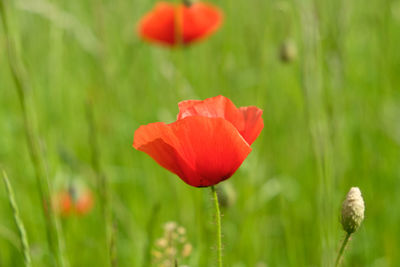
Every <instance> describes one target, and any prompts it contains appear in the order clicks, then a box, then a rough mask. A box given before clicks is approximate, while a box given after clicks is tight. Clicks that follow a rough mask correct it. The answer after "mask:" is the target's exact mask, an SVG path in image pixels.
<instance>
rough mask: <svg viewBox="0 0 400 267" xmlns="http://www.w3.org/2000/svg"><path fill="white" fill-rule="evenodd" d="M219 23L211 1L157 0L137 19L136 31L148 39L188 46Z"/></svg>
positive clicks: (220, 20)
mask: <svg viewBox="0 0 400 267" xmlns="http://www.w3.org/2000/svg"><path fill="white" fill-rule="evenodd" d="M221 23H222V13H221V11H220V10H219V9H218V8H216V7H214V6H212V5H211V4H206V3H201V2H197V3H193V4H189V5H188V4H177V5H176V4H172V3H168V2H159V3H157V4H156V6H155V7H154V9H153V10H152V11H150V12H149V13H147V14H146V15H145V16H144V17H143V18H142V19H141V20H140V21H139V26H138V32H139V35H140V36H141V37H142V38H143V39H145V40H147V41H150V42H155V43H159V44H163V45H166V46H176V45H179V44H184V45H188V44H191V43H193V42H196V41H199V40H201V39H204V38H206V37H208V36H210V35H211V34H212V33H214V32H215V31H216V30H217V29H218V28H219V27H220V25H221Z"/></svg>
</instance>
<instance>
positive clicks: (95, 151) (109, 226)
mask: <svg viewBox="0 0 400 267" xmlns="http://www.w3.org/2000/svg"><path fill="white" fill-rule="evenodd" d="M86 114H87V121H88V124H89V144H90V149H91V154H92V156H91V157H92V168H93V169H94V171H95V173H96V180H97V191H98V194H99V196H100V202H101V208H102V216H103V219H104V227H105V235H106V246H107V250H108V254H109V264H110V266H112V267H115V266H117V255H116V247H115V227H114V226H113V216H112V210H111V206H110V190H109V185H108V183H107V177H106V176H105V174H104V173H103V171H102V169H101V164H100V152H99V145H98V138H97V128H96V122H95V118H94V114H93V105H92V104H91V102H90V100H89V101H88V102H87V104H86Z"/></svg>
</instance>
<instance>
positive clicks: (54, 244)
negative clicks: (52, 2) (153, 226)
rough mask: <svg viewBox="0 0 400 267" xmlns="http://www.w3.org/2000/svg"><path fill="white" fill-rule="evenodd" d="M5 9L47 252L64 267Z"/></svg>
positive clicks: (1, 0) (0, 7)
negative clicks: (43, 222) (41, 212)
mask: <svg viewBox="0 0 400 267" xmlns="http://www.w3.org/2000/svg"><path fill="white" fill-rule="evenodd" d="M7 8H8V7H7V6H5V0H0V16H1V20H2V24H3V28H4V34H5V38H6V42H7V53H8V63H9V66H10V69H11V75H12V77H13V79H14V82H15V85H16V86H15V88H16V91H17V94H18V99H19V102H20V106H21V110H22V117H23V124H24V131H25V135H26V139H27V143H28V149H29V154H30V158H31V160H32V163H33V166H34V170H35V176H36V184H37V187H38V191H39V194H40V198H41V200H42V203H43V205H42V207H43V208H42V210H43V214H44V217H45V222H46V227H45V228H46V234H47V241H48V245H49V248H50V250H51V253H52V256H54V257H55V259H56V265H57V266H64V265H65V264H64V261H65V260H64V256H63V255H62V252H61V250H60V247H59V240H58V231H57V229H56V221H55V216H54V213H53V210H52V206H51V205H50V202H51V201H50V186H49V180H48V177H47V174H46V170H45V166H44V160H43V159H42V156H41V153H40V147H39V143H38V137H37V136H36V135H35V134H36V133H35V130H34V127H33V124H32V119H31V117H30V116H29V114H30V112H32V111H33V110H32V108H29V105H28V102H27V93H28V92H30V91H31V87H30V84H29V83H28V81H27V79H26V76H25V68H24V65H23V62H22V60H21V57H20V55H19V53H18V50H17V49H16V41H15V40H16V37H15V36H14V35H16V34H17V33H14V32H12V31H11V30H10V29H12V28H11V27H10V25H9V18H8V13H7Z"/></svg>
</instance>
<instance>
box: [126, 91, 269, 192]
mask: <svg viewBox="0 0 400 267" xmlns="http://www.w3.org/2000/svg"><path fill="white" fill-rule="evenodd" d="M179 110H180V111H179V114H178V117H177V121H175V122H173V123H171V124H164V123H162V122H156V123H151V124H148V125H144V126H141V127H139V129H137V130H136V132H135V137H134V141H133V147H134V148H136V149H137V150H140V151H143V152H145V153H147V154H148V155H149V156H151V157H152V158H153V159H154V160H155V161H156V162H157V163H158V164H160V165H161V166H162V167H164V168H166V169H168V170H169V171H171V172H173V173H175V174H176V175H178V176H179V177H180V178H181V179H182V180H183V181H184V182H186V183H187V184H189V185H191V186H195V187H205V186H211V185H215V184H218V183H219V182H221V181H224V180H226V179H228V178H229V177H231V176H232V175H233V174H234V173H235V171H236V170H237V169H238V168H239V166H240V165H241V164H242V162H243V161H244V160H245V159H246V157H247V155H248V154H249V153H250V151H251V147H250V145H251V144H252V143H253V142H254V140H255V139H256V138H257V137H258V135H259V134H260V132H261V130H262V129H263V127H264V123H263V120H262V117H261V115H262V110H261V109H259V108H257V107H254V106H250V107H241V108H236V106H235V105H234V104H233V103H232V102H231V101H230V100H229V99H228V98H226V97H224V96H217V97H213V98H209V99H206V100H204V101H198V100H188V101H183V102H181V103H179Z"/></svg>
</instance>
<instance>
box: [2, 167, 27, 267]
mask: <svg viewBox="0 0 400 267" xmlns="http://www.w3.org/2000/svg"><path fill="white" fill-rule="evenodd" d="M3 181H4V184H5V185H6V189H7V196H8V201H9V202H10V206H11V209H12V210H13V214H14V221H15V224H16V226H17V228H18V233H19V239H20V242H21V245H22V250H23V253H24V260H25V266H26V267H30V266H32V260H31V254H30V249H29V242H28V237H27V235H26V231H25V227H24V223H23V222H22V219H21V217H20V216H19V210H18V206H17V203H16V202H15V198H14V192H13V189H12V187H11V184H10V181H9V180H8V177H7V174H6V172H5V171H4V170H3Z"/></svg>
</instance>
